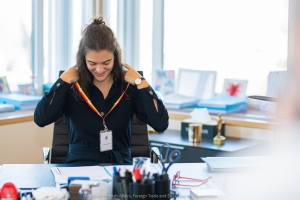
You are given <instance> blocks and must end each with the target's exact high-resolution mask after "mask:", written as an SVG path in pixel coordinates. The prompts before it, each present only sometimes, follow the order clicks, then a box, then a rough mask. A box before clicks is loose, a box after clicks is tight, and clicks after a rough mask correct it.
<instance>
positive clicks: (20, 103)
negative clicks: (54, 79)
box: [0, 93, 42, 110]
mask: <svg viewBox="0 0 300 200" xmlns="http://www.w3.org/2000/svg"><path fill="white" fill-rule="evenodd" d="M41 98H42V96H38V95H25V94H15V93H10V94H0V103H2V104H12V105H14V108H15V109H16V110H28V109H34V108H35V107H36V105H37V103H38V102H39V100H40V99H41Z"/></svg>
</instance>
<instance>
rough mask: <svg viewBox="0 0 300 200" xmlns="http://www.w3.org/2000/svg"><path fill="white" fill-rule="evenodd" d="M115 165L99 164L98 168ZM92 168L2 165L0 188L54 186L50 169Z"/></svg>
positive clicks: (75, 165) (70, 165) (50, 165)
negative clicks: (9, 185) (9, 184)
mask: <svg viewBox="0 0 300 200" xmlns="http://www.w3.org/2000/svg"><path fill="white" fill-rule="evenodd" d="M108 165H115V164H104V163H101V164H99V166H108ZM78 166H92V165H88V164H85V165H82V164H81V165H80V164H3V165H2V168H1V171H0V187H1V186H2V185H3V184H4V183H6V182H12V183H14V184H15V185H16V187H17V188H19V189H35V188H39V187H50V186H55V179H54V175H53V174H52V172H51V170H50V168H52V167H78Z"/></svg>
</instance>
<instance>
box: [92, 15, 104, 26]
mask: <svg viewBox="0 0 300 200" xmlns="http://www.w3.org/2000/svg"><path fill="white" fill-rule="evenodd" d="M93 24H104V25H105V21H104V19H103V17H97V18H94V19H93Z"/></svg>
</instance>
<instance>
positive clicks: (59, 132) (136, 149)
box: [50, 115, 150, 163]
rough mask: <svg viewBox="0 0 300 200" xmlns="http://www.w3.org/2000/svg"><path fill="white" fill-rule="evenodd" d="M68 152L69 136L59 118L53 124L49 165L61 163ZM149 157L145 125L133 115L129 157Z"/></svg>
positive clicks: (62, 118) (65, 126) (62, 119)
mask: <svg viewBox="0 0 300 200" xmlns="http://www.w3.org/2000/svg"><path fill="white" fill-rule="evenodd" d="M68 150H69V136H68V130H67V125H66V122H65V118H64V117H61V118H59V119H58V120H57V121H55V122H54V128H53V139H52V148H51V153H50V162H51V163H62V162H63V160H64V158H65V156H66V155H67V154H68ZM138 156H143V157H150V145H149V139H148V127H147V124H145V123H143V122H141V121H140V120H138V119H137V118H136V116H135V115H134V117H133V126H132V136H131V157H138Z"/></svg>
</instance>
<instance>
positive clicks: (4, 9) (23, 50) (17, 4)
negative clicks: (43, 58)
mask: <svg viewBox="0 0 300 200" xmlns="http://www.w3.org/2000/svg"><path fill="white" fill-rule="evenodd" d="M0 4H1V6H0V27H1V31H0V41H1V42H0V43H1V45H0V63H1V64H0V76H6V78H7V81H8V84H9V87H10V90H11V91H17V90H18V84H28V83H32V81H33V76H32V69H31V32H32V1H31V0H23V1H19V0H9V1H1V3H0Z"/></svg>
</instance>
